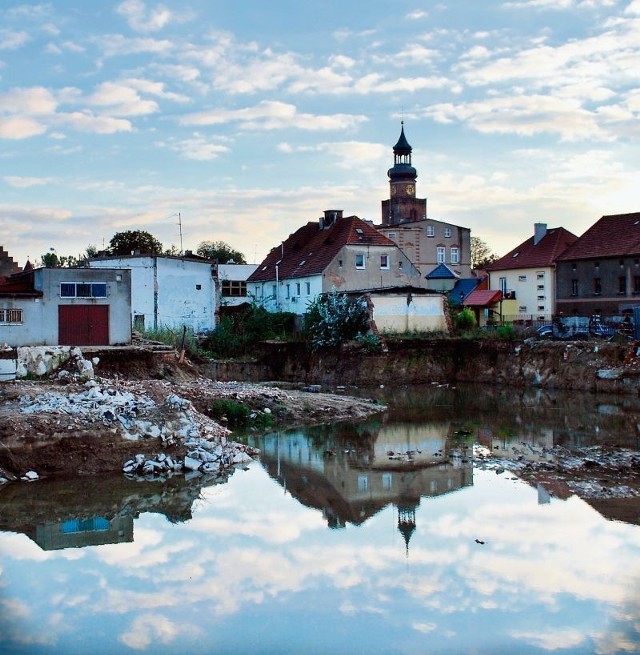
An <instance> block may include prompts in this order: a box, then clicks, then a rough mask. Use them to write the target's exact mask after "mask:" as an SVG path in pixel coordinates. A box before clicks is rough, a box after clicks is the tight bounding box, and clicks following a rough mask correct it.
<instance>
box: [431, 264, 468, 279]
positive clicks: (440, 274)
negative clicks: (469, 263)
mask: <svg viewBox="0 0 640 655" xmlns="http://www.w3.org/2000/svg"><path fill="white" fill-rule="evenodd" d="M425 277H426V278H427V280H457V279H458V278H459V277H460V276H459V275H458V274H457V273H454V272H453V271H452V270H451V269H450V268H449V267H448V266H447V265H446V264H438V265H437V266H436V267H435V268H434V269H433V270H432V271H431V272H430V273H427V274H426V275H425Z"/></svg>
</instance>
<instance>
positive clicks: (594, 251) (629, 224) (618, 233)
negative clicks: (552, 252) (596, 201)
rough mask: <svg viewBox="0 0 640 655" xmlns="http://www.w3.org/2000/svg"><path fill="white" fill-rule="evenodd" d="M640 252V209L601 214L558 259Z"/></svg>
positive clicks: (617, 255) (636, 253)
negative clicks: (608, 214)
mask: <svg viewBox="0 0 640 655" xmlns="http://www.w3.org/2000/svg"><path fill="white" fill-rule="evenodd" d="M632 255H640V212H635V213H633V214H613V215H611V216H603V217H602V218H601V219H600V220H599V221H597V222H596V223H595V224H594V225H592V226H591V227H590V228H589V229H588V230H587V231H586V232H585V233H584V234H583V235H582V236H581V237H580V238H579V239H578V240H577V241H576V242H575V243H574V244H573V245H572V246H571V247H570V248H567V250H565V251H564V252H563V253H562V256H561V257H558V260H562V261H566V260H568V259H592V258H597V257H623V256H632Z"/></svg>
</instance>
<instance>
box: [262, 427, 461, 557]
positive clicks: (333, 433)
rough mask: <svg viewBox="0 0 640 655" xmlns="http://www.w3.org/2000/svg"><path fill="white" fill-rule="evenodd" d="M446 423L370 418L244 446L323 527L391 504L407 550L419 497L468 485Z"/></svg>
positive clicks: (355, 520)
mask: <svg viewBox="0 0 640 655" xmlns="http://www.w3.org/2000/svg"><path fill="white" fill-rule="evenodd" d="M449 430H450V423H449V422H441V421H438V422H432V423H429V424H428V425H424V424H423V425H415V424H412V423H399V422H388V421H383V420H382V419H374V420H371V421H367V422H365V423H361V424H338V425H334V426H330V427H327V426H316V427H311V428H307V429H304V430H295V431H291V432H278V433H275V434H270V435H267V436H266V437H261V438H250V439H249V443H250V445H252V446H255V447H257V448H259V449H260V451H261V456H260V461H261V463H262V465H263V466H264V467H265V468H266V470H267V471H268V472H269V475H270V476H271V477H272V478H274V479H275V480H277V481H278V483H279V484H280V485H282V487H284V488H285V489H286V491H287V492H288V493H290V494H291V495H292V496H293V497H294V498H296V499H297V500H298V501H300V502H301V503H303V504H304V505H306V506H307V507H313V508H316V509H319V510H321V511H322V514H323V516H324V518H325V519H326V521H327V524H328V526H329V527H331V528H339V527H344V526H346V524H347V523H352V524H354V525H360V524H361V523H364V522H365V521H366V520H368V519H369V518H371V517H372V516H374V515H375V514H377V513H378V512H379V511H380V510H381V509H382V508H384V507H386V506H388V505H390V504H393V505H395V506H396V508H397V510H398V515H399V527H400V529H401V531H402V532H403V534H404V535H405V539H406V541H407V545H408V538H409V536H410V533H409V531H408V526H409V525H410V524H411V521H412V518H411V517H412V516H413V514H415V509H416V508H417V507H418V506H419V505H420V499H421V498H422V497H430V496H438V495H440V494H444V493H449V492H452V491H455V490H456V489H460V488H462V487H464V486H467V485H471V484H473V464H472V458H471V445H470V444H469V443H466V442H465V441H464V440H461V439H459V438H456V439H454V438H448V436H447V435H448V432H449Z"/></svg>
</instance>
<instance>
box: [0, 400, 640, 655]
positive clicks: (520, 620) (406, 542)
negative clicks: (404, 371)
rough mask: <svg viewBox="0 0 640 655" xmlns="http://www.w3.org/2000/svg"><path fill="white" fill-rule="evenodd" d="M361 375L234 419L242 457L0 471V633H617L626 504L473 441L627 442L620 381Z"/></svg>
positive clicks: (246, 642)
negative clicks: (87, 475) (508, 463)
mask: <svg viewBox="0 0 640 655" xmlns="http://www.w3.org/2000/svg"><path fill="white" fill-rule="evenodd" d="M362 393H366V394H367V395H379V396H381V397H382V398H383V399H385V400H387V401H389V402H390V403H391V409H390V410H389V411H388V412H386V413H383V414H381V415H380V416H377V417H374V418H373V419H371V420H369V421H367V422H364V423H359V424H343V425H332V426H320V427H315V428H310V429H300V430H294V431H290V432H279V433H273V434H269V435H266V436H265V437H260V438H258V437H251V436H247V437H246V438H247V440H249V441H251V442H252V443H255V444H256V445H258V446H260V447H261V449H262V453H263V454H262V457H261V460H260V461H257V462H254V463H253V464H251V465H250V466H248V467H246V469H240V470H237V471H236V472H235V473H234V474H233V475H232V476H231V477H230V478H229V479H228V481H227V482H226V483H224V484H215V483H214V480H213V479H210V478H206V477H200V476H197V475H195V476H190V477H189V478H188V479H185V478H183V477H177V478H173V479H171V480H169V481H167V482H165V483H161V482H151V481H134V480H126V479H124V478H122V477H119V476H116V477H107V478H91V479H83V480H68V481H41V482H37V483H31V484H24V485H11V486H8V487H4V488H0V652H2V653H3V654H4V653H30V654H31V653H65V654H68V653H87V652H94V653H140V652H148V653H154V654H156V653H172V654H175V653H291V654H296V655H297V654H300V653H304V654H312V655H313V654H316V653H317V654H320V653H322V654H326V653H335V654H341V653H345V654H347V653H402V654H406V653H415V654H422V653H470V652H473V653H483V654H495V653H548V652H549V651H553V652H562V653H575V654H578V653H579V654H584V653H628V652H638V650H639V649H640V628H639V626H640V592H639V589H640V526H639V525H638V524H637V522H635V523H634V522H633V520H629V521H627V522H625V521H616V520H611V519H609V518H607V517H605V516H603V515H602V514H600V513H599V512H597V511H596V510H595V509H594V508H593V507H592V506H591V505H589V504H588V503H587V502H585V501H583V500H580V499H579V498H578V497H576V496H572V495H569V496H566V497H564V498H562V499H561V498H560V497H556V496H554V495H549V494H541V493H540V492H539V490H538V489H537V488H535V487H534V486H532V485H530V484H527V483H525V482H523V481H521V480H520V479H519V478H518V477H517V476H516V475H513V474H512V473H510V472H509V471H508V470H504V471H501V470H498V472H496V471H495V470H487V469H485V468H483V467H482V466H480V465H479V463H478V462H477V461H476V462H474V459H473V445H474V443H475V442H478V441H479V440H480V441H486V440H489V441H493V442H497V441H499V442H500V443H502V444H510V443H511V442H516V441H517V442H518V443H520V444H521V443H531V444H546V445H554V444H556V443H561V444H564V445H574V446H576V447H582V446H585V445H590V444H603V443H607V444H617V445H620V446H625V447H630V448H637V447H638V427H637V425H638V423H639V422H640V421H639V417H640V412H639V408H638V406H637V401H635V400H630V399H629V398H626V399H620V398H605V397H596V396H586V397H585V396H582V395H580V396H579V397H577V396H575V395H574V396H571V395H561V394H549V393H544V394H543V393H540V392H535V393H523V394H515V393H512V392H494V393H488V392H486V390H482V389H480V388H469V387H468V388H464V389H462V388H461V389H450V388H442V387H440V388H437V387H428V388H424V389H420V390H417V391H412V392H409V391H408V390H397V389H396V390H388V389H382V390H380V389H378V390H367V391H366V392H362ZM407 453H410V455H407ZM638 519H640V517H638Z"/></svg>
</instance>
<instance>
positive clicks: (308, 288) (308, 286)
mask: <svg viewBox="0 0 640 655" xmlns="http://www.w3.org/2000/svg"><path fill="white" fill-rule="evenodd" d="M306 284H307V295H308V296H310V295H311V282H307V283H306Z"/></svg>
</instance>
